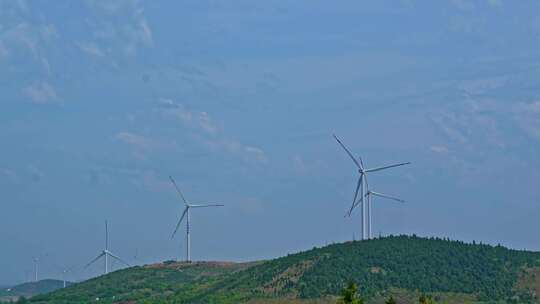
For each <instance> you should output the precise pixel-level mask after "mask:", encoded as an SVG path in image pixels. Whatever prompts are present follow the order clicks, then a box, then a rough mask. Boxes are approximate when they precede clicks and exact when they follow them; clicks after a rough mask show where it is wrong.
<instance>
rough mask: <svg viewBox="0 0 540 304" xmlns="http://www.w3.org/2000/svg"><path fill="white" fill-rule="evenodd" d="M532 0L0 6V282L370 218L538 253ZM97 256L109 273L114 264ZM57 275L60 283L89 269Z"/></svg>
mask: <svg viewBox="0 0 540 304" xmlns="http://www.w3.org/2000/svg"><path fill="white" fill-rule="evenodd" d="M539 6H540V4H539V3H537V2H535V1H520V2H509V1H502V0H499V1H496V0H491V1H466V0H462V1H457V0H454V1H438V2H436V3H435V2H426V1H372V2H358V1H341V2H339V4H336V3H334V2H332V3H330V2H327V1H294V2H291V1H266V2H258V3H254V2H253V1H234V2H232V1H204V0H197V1H136V0H108V1H93V0H85V1H83V0H81V1H54V2H51V1H39V0H35V1H23V0H20V1H10V0H0V102H1V105H2V109H3V110H2V111H0V142H1V149H2V154H1V155H2V157H1V158H0V193H1V200H0V202H1V204H2V212H1V213H0V230H1V231H2V233H1V235H0V243H1V244H2V247H1V250H0V256H1V257H2V258H1V259H0V283H2V284H4V283H5V284H11V283H16V282H21V281H25V280H27V279H29V278H30V273H31V269H32V262H31V260H32V257H33V256H36V255H39V256H43V262H42V265H41V269H42V271H41V276H42V277H59V276H60V275H59V273H60V270H59V269H60V268H62V267H72V266H77V267H78V266H81V265H84V264H85V263H86V262H87V261H89V260H91V259H92V258H93V257H94V256H95V255H97V253H98V252H99V250H101V248H102V245H103V243H104V235H103V230H104V227H103V226H104V224H103V223H104V220H105V219H108V220H109V222H110V231H111V247H112V248H111V249H112V250H113V251H114V252H115V253H117V254H118V255H120V256H122V257H124V258H125V259H126V260H129V261H130V262H132V263H148V262H154V261H161V260H165V259H171V258H177V257H178V258H183V250H184V249H185V247H184V245H183V244H180V243H181V242H183V235H182V233H180V234H179V237H178V238H177V239H176V240H174V241H171V240H170V239H169V237H170V234H171V233H172V230H173V229H174V226H175V224H176V220H177V219H178V216H179V215H180V213H181V211H182V205H181V203H180V201H179V200H178V198H177V196H176V194H175V192H174V189H173V188H172V186H171V185H170V183H169V181H168V176H169V175H172V176H174V177H175V178H176V179H177V182H178V184H179V185H180V186H181V187H182V189H183V190H184V192H185V195H186V196H187V197H188V198H189V199H191V200H194V201H218V202H223V203H225V204H226V207H224V208H220V209H218V208H215V209H212V210H211V209H208V210H195V212H193V216H192V218H193V226H192V233H193V234H192V239H193V241H192V242H193V243H192V244H193V251H192V255H193V258H194V259H197V260H203V259H204V260H235V261H242V260H252V259H263V258H271V257H276V256H280V255H285V254H287V253H290V252H295V251H298V250H303V249H308V248H311V247H313V246H320V245H324V244H326V243H330V242H341V241H345V240H349V239H351V238H352V237H353V234H356V236H357V237H358V235H359V226H360V224H359V219H360V218H359V214H358V213H354V214H353V217H352V218H351V219H344V218H343V214H344V213H345V211H346V210H347V208H348V207H349V205H350V201H351V200H352V195H353V190H354V186H355V178H356V172H355V171H354V167H353V165H352V163H351V161H350V160H349V159H348V158H347V156H346V155H345V154H344V153H343V151H341V150H340V148H339V146H338V145H337V144H336V143H335V142H334V141H333V139H332V136H331V135H332V133H334V132H335V133H337V134H338V135H339V136H340V137H341V138H342V139H343V140H344V141H345V142H346V143H347V144H348V145H349V147H350V148H351V150H353V151H354V153H355V154H357V155H361V156H362V157H363V158H364V160H365V161H366V163H367V164H368V166H376V165H381V164H386V163H392V162H400V161H411V162H412V163H413V165H411V166H410V167H407V168H405V167H404V168H399V169H396V170H393V171H388V172H384V173H382V172H381V174H378V175H373V176H372V177H371V180H370V181H371V185H372V187H373V190H377V191H380V192H385V193H388V194H392V195H396V196H399V197H401V198H404V199H405V200H407V203H406V204H405V205H397V204H393V203H392V202H387V201H382V200H379V201H375V203H374V204H375V207H374V231H375V232H376V233H377V234H378V233H379V232H380V233H382V234H390V233H392V234H400V233H407V234H412V233H416V234H419V235H435V236H442V237H450V238H453V239H461V240H467V241H472V240H477V241H483V242H487V243H491V244H497V243H501V244H503V245H507V246H510V247H513V248H519V249H522V248H527V249H532V250H540V240H539V239H538V235H537V231H538V228H539V226H538V218H539V217H540V207H539V205H538V204H539V203H540V190H539V189H538V180H540V170H538V168H539V165H540V160H539V159H538V155H539V148H540V80H539V79H540V65H539V62H540V61H539V59H540V55H539V54H538V49H539V47H540V15H538V13H537V12H538V11H540V8H539ZM115 267H118V265H116V266H115ZM100 271H101V267H100V266H99V265H98V266H96V267H93V268H90V269H87V270H84V271H83V270H80V269H78V270H77V271H75V272H74V273H73V274H72V275H71V276H72V277H71V279H82V278H85V277H89V276H92V275H96V274H99V273H100Z"/></svg>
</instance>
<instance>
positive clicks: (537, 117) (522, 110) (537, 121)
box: [514, 101, 540, 140]
mask: <svg viewBox="0 0 540 304" xmlns="http://www.w3.org/2000/svg"><path fill="white" fill-rule="evenodd" d="M514 116H515V120H516V122H517V124H518V125H519V126H520V127H521V128H522V129H523V130H524V131H525V132H526V133H527V134H528V135H529V136H532V137H533V138H535V139H537V140H540V101H534V102H531V103H519V104H517V105H516V106H515V107H514Z"/></svg>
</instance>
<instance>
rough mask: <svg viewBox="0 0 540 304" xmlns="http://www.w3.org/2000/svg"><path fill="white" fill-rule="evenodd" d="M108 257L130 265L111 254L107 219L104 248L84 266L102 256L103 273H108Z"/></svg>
mask: <svg viewBox="0 0 540 304" xmlns="http://www.w3.org/2000/svg"><path fill="white" fill-rule="evenodd" d="M109 257H111V258H113V259H115V260H117V261H119V262H120V263H122V264H124V265H126V266H128V267H130V265H129V264H128V263H126V262H124V261H123V260H122V259H121V258H119V257H118V256H116V255H115V254H113V253H112V252H111V251H109V227H108V223H107V221H105V249H103V251H101V253H100V254H99V255H98V256H97V257H96V258H95V259H93V260H92V261H91V262H90V263H88V264H86V266H84V268H85V269H86V268H88V267H89V266H90V265H92V264H94V263H95V262H96V261H97V260H99V259H101V258H104V262H105V274H107V273H109Z"/></svg>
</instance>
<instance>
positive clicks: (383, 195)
mask: <svg viewBox="0 0 540 304" xmlns="http://www.w3.org/2000/svg"><path fill="white" fill-rule="evenodd" d="M371 194H373V195H376V196H380V197H384V198H387V199H391V200H394V201H398V202H400V203H405V201H404V200H402V199H400V198H397V197H393V196H390V195H386V194H382V193H379V192H373V191H372V192H371Z"/></svg>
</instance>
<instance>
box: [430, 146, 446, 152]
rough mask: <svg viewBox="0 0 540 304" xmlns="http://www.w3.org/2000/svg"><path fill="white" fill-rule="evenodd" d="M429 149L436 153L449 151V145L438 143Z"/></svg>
mask: <svg viewBox="0 0 540 304" xmlns="http://www.w3.org/2000/svg"><path fill="white" fill-rule="evenodd" d="M429 149H430V150H431V151H433V152H435V153H448V151H449V150H448V147H446V146H440V145H437V146H431V147H429Z"/></svg>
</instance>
